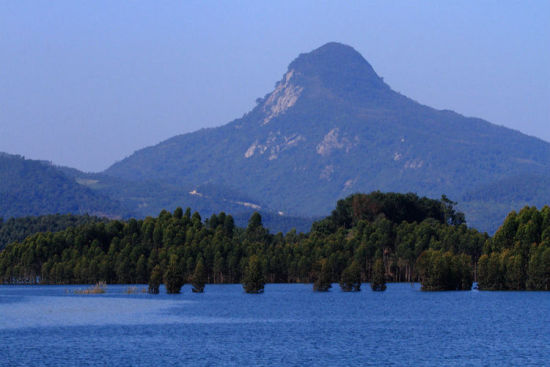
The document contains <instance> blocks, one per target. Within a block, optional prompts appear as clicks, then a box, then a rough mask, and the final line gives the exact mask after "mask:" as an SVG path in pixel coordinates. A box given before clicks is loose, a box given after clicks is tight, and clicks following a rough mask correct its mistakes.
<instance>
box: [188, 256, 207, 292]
mask: <svg viewBox="0 0 550 367" xmlns="http://www.w3.org/2000/svg"><path fill="white" fill-rule="evenodd" d="M205 283H206V271H205V269H204V264H203V262H202V258H200V259H199V261H198V262H197V266H195V271H194V272H193V276H192V277H191V285H192V286H193V288H192V289H191V290H192V291H193V293H202V292H204V285H205Z"/></svg>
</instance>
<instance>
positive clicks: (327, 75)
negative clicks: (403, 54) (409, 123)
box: [288, 42, 389, 94]
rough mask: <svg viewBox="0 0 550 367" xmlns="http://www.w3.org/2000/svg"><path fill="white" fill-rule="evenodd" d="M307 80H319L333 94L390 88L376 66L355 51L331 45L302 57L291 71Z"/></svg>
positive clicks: (292, 64) (334, 44) (295, 61)
mask: <svg viewBox="0 0 550 367" xmlns="http://www.w3.org/2000/svg"><path fill="white" fill-rule="evenodd" d="M288 69H289V71H291V70H295V72H296V74H300V75H302V76H304V77H305V78H306V79H318V80H320V81H321V82H322V84H323V86H324V87H326V88H328V89H331V90H340V91H341V92H345V93H346V94H349V92H350V91H355V92H361V90H363V91H364V90H365V89H368V90H385V89H389V87H388V86H387V85H386V84H385V83H384V81H383V80H382V78H380V77H379V76H378V74H376V72H375V71H374V69H373V68H372V66H371V65H370V64H369V62H368V61H367V60H365V58H364V57H363V56H361V54H360V53H359V52H357V51H356V50H355V49H354V48H353V47H351V46H348V45H344V44H342V43H338V42H329V43H327V44H325V45H323V46H321V47H319V48H317V49H315V50H313V51H311V52H308V53H304V54H300V56H298V57H297V58H296V59H295V60H294V61H292V63H290V65H289V67H288Z"/></svg>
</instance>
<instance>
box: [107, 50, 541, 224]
mask: <svg viewBox="0 0 550 367" xmlns="http://www.w3.org/2000/svg"><path fill="white" fill-rule="evenodd" d="M548 172H550V144H548V143H546V142H544V141H542V140H539V139H536V138H533V137H529V136H526V135H524V134H521V133H519V132H517V131H513V130H510V129H507V128H504V127H500V126H496V125H493V124H491V123H489V122H487V121H484V120H481V119H477V118H468V117H464V116H462V115H459V114H457V113H455V112H452V111H446V110H435V109H433V108H430V107H427V106H424V105H422V104H420V103H418V102H415V101H413V100H411V99H409V98H407V97H405V96H403V95H401V94H399V93H397V92H395V91H393V90H392V89H391V88H390V87H389V86H388V85H387V84H386V83H384V81H383V79H382V78H380V77H379V76H378V75H377V74H376V72H375V71H374V69H373V68H372V66H371V65H370V64H369V63H368V62H367V61H366V60H365V59H364V58H363V57H362V56H361V55H360V54H359V53H358V52H357V51H355V50H354V49H353V48H351V47H349V46H346V45H342V44H338V43H329V44H326V45H324V46H322V47H320V48H318V49H316V50H314V51H312V52H310V53H306V54H301V55H300V56H299V57H298V58H297V59H295V60H294V61H293V62H292V63H291V64H290V65H289V67H288V70H287V72H286V73H285V74H284V75H283V77H282V79H281V80H280V81H279V82H278V83H277V84H276V86H275V89H274V90H273V91H272V92H271V93H269V94H267V95H266V96H265V97H264V98H260V99H258V104H257V106H256V107H255V108H254V109H253V110H252V111H250V112H248V113H246V114H245V115H244V116H243V117H241V118H239V119H236V120H234V121H232V122H230V123H228V124H226V125H224V126H221V127H218V128H212V129H203V130H200V131H197V132H194V133H190V134H184V135H180V136H176V137H173V138H171V139H168V140H166V141H164V142H162V143H160V144H158V145H156V146H153V147H149V148H145V149H142V150H140V151H137V152H136V153H134V154H133V155H131V156H130V157H128V158H126V159H124V160H122V161H120V162H118V163H116V164H114V165H113V166H112V167H110V168H109V169H108V170H106V171H105V172H104V174H106V175H109V176H113V177H117V178H120V179H124V180H128V181H133V182H143V181H147V180H152V179H154V180H161V181H164V182H170V183H172V184H177V185H181V186H189V187H192V188H198V187H199V186H201V185H205V184H207V185H215V186H217V187H224V188H226V189H227V190H232V191H236V192H240V193H246V195H247V196H248V197H251V198H253V199H252V201H254V200H255V201H257V202H258V203H261V204H262V206H263V207H264V208H266V209H269V210H272V211H274V212H282V213H284V214H285V215H298V216H307V217H312V216H321V215H326V214H328V213H329V211H330V210H331V208H333V207H334V203H335V202H336V201H337V200H338V199H339V198H342V197H344V196H346V195H348V194H350V193H353V192H359V191H361V192H370V191H372V190H382V191H398V192H416V193H418V194H419V195H427V196H430V197H434V198H438V197H440V196H441V195H442V194H446V195H447V196H449V197H451V198H452V199H454V200H456V201H459V203H460V204H461V205H462V208H465V209H466V214H467V219H469V222H470V224H473V225H477V226H478V227H480V228H481V229H484V230H489V231H492V230H494V229H495V228H492V227H491V226H494V225H495V224H496V223H499V222H501V220H502V218H501V216H503V215H505V214H506V213H505V212H503V211H504V209H503V208H501V210H500V211H499V210H497V212H498V213H492V212H491V210H493V209H494V203H495V202H498V200H499V198H498V197H497V198H494V197H492V198H490V200H488V201H485V200H484V198H483V195H480V194H479V193H480V192H483V188H484V187H490V185H491V184H494V183H496V182H499V181H502V180H507V179H508V178H509V177H521V176H523V175H530V176H532V175H536V176H537V177H544V178H546V177H548ZM526 185H530V183H526ZM480 190H481V191H480ZM189 191H190V192H193V191H194V189H193V190H189ZM195 193H198V194H200V191H198V190H195ZM507 196H509V194H507V195H504V198H505V200H507V201H506V202H504V203H499V204H500V205H501V206H502V204H504V206H506V207H507V208H508V204H507V203H509V202H510V200H509V197H507ZM548 199H550V198H548ZM522 203H523V202H522ZM528 203H529V202H525V204H528ZM516 204H517V202H516ZM533 204H540V203H533ZM485 207H486V208H485ZM472 208H475V210H474V209H472ZM484 208H485V209H484ZM470 209H471V210H470ZM468 210H470V211H471V213H468ZM493 211H494V210H493ZM484 213H490V215H491V218H485V214H484ZM468 214H472V216H469V215H468Z"/></svg>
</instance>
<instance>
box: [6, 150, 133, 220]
mask: <svg viewBox="0 0 550 367" xmlns="http://www.w3.org/2000/svg"><path fill="white" fill-rule="evenodd" d="M121 208H122V207H121V205H120V204H119V203H118V201H117V200H116V199H113V198H110V197H107V196H106V195H103V194H101V193H98V192H96V191H94V190H91V189H89V188H87V187H85V186H83V185H80V184H78V183H77V182H76V181H75V180H74V179H72V178H70V177H67V176H66V175H65V174H64V173H63V172H61V170H59V169H57V168H56V167H54V166H52V165H51V164H48V163H46V162H42V161H35V160H29V159H25V158H23V157H20V156H16V155H8V154H4V153H0V216H2V217H4V218H9V217H22V216H32V215H45V214H52V213H61V214H65V213H72V214H85V213H89V214H96V215H99V214H101V215H110V216H114V215H117V214H119V213H121V212H122V211H123V210H122V209H121Z"/></svg>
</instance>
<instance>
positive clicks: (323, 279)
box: [313, 259, 332, 292]
mask: <svg viewBox="0 0 550 367" xmlns="http://www.w3.org/2000/svg"><path fill="white" fill-rule="evenodd" d="M317 267H318V268H319V267H320V270H318V274H317V276H316V279H315V282H313V290H314V291H315V292H328V290H329V289H330V288H332V279H331V271H330V267H329V264H328V260H327V259H322V260H321V261H320V262H319V263H318V264H317Z"/></svg>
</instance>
